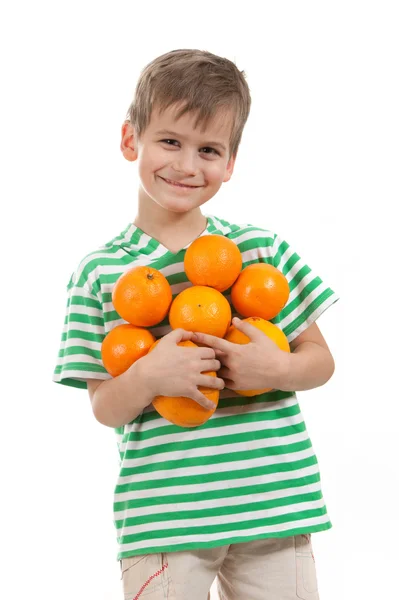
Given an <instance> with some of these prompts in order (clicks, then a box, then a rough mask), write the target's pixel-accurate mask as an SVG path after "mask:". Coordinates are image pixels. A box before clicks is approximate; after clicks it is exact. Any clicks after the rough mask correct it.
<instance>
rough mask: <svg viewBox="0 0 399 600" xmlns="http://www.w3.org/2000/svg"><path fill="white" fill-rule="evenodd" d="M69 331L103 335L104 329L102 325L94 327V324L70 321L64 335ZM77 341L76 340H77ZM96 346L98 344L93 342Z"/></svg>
mask: <svg viewBox="0 0 399 600" xmlns="http://www.w3.org/2000/svg"><path fill="white" fill-rule="evenodd" d="M69 330H73V331H78V332H79V331H84V332H86V333H95V334H102V333H104V327H103V326H102V325H93V324H92V323H81V322H80V321H70V322H69V323H66V324H65V325H64V327H63V329H62V332H63V333H68V331H69ZM75 339H76V338H75ZM92 343H93V344H96V342H92Z"/></svg>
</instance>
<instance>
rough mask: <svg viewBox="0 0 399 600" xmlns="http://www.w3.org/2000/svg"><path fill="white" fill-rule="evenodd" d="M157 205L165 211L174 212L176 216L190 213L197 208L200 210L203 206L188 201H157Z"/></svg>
mask: <svg viewBox="0 0 399 600" xmlns="http://www.w3.org/2000/svg"><path fill="white" fill-rule="evenodd" d="M155 201H156V203H157V204H158V205H159V206H161V207H162V208H163V209H165V210H167V211H169V212H173V213H176V214H184V213H187V212H190V211H192V210H194V209H196V208H199V207H200V206H201V204H203V203H201V204H197V203H192V202H189V201H187V200H181V201H178V200H166V199H165V200H155Z"/></svg>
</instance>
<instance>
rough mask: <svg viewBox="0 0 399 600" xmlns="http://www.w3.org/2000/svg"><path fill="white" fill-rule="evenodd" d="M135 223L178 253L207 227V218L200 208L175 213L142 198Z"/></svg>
mask: <svg viewBox="0 0 399 600" xmlns="http://www.w3.org/2000/svg"><path fill="white" fill-rule="evenodd" d="M133 222H134V225H136V227H138V228H139V229H141V230H142V231H144V232H145V233H146V234H147V235H149V236H150V237H152V238H154V239H155V240H157V241H158V242H160V243H161V244H162V245H163V246H165V248H167V249H168V250H170V251H171V252H178V251H179V250H181V249H182V248H184V247H185V246H187V245H188V244H189V243H190V242H192V241H194V240H195V239H196V238H197V237H198V236H199V235H201V233H202V232H203V231H204V230H205V229H206V227H207V218H206V217H205V216H204V215H203V214H202V213H201V209H200V208H199V207H198V208H195V209H193V210H192V211H190V212H186V213H175V212H171V211H167V210H165V209H164V208H162V207H161V206H159V205H158V204H156V203H155V202H151V201H148V200H147V201H144V200H143V199H141V198H140V197H139V202H138V211H137V215H136V218H135V219H134V221H133Z"/></svg>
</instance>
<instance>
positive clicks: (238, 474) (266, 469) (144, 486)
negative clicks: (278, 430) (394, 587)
mask: <svg viewBox="0 0 399 600" xmlns="http://www.w3.org/2000/svg"><path fill="white" fill-rule="evenodd" d="M315 464H317V459H316V457H315V456H314V455H312V456H308V458H302V459H300V460H293V461H291V462H285V461H284V462H281V463H277V464H272V465H264V466H262V467H252V468H251V470H250V472H248V469H247V468H245V469H235V470H234V471H223V472H222V471H218V472H217V473H201V474H200V475H198V474H196V475H194V476H193V475H183V476H181V477H169V478H167V479H155V478H154V479H151V480H149V481H137V482H130V483H127V484H121V485H117V486H116V488H115V493H116V494H123V493H125V492H138V491H139V490H154V489H162V488H168V487H171V486H180V485H182V486H186V485H193V482H194V483H195V485H202V484H205V483H212V482H215V481H218V482H220V481H231V480H238V479H247V478H248V477H261V476H262V475H271V474H273V473H286V472H287V471H298V470H300V469H306V468H307V467H311V466H312V465H315Z"/></svg>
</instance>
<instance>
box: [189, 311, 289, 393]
mask: <svg viewBox="0 0 399 600" xmlns="http://www.w3.org/2000/svg"><path fill="white" fill-rule="evenodd" d="M233 325H234V326H235V327H236V328H237V329H239V330H240V331H242V332H243V333H245V335H247V336H248V337H249V339H250V341H249V343H248V344H234V343H232V342H228V341H227V340H224V339H221V338H218V337H215V336H213V335H208V334H205V333H195V334H194V335H193V336H192V341H193V342H194V343H195V342H199V343H201V344H206V345H207V346H210V347H211V348H213V349H214V350H215V352H216V358H217V359H218V360H219V361H220V363H221V364H222V367H221V368H220V369H219V371H218V377H221V378H222V379H224V382H225V385H226V387H228V388H229V389H230V390H243V391H244V390H258V389H259V390H261V389H265V388H272V389H281V386H283V382H284V381H285V380H286V377H287V374H288V371H289V360H290V354H289V353H288V352H284V351H283V350H280V348H279V347H278V346H277V345H276V344H275V343H274V342H273V341H272V340H271V339H269V338H268V337H267V335H265V334H264V333H262V332H261V331H259V329H257V328H256V327H254V326H253V325H251V324H249V323H244V322H243V321H241V320H240V319H238V318H237V317H236V318H234V319H233Z"/></svg>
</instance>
